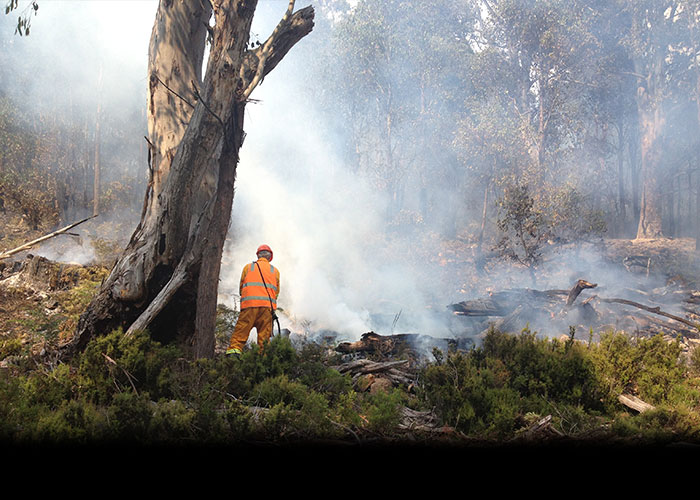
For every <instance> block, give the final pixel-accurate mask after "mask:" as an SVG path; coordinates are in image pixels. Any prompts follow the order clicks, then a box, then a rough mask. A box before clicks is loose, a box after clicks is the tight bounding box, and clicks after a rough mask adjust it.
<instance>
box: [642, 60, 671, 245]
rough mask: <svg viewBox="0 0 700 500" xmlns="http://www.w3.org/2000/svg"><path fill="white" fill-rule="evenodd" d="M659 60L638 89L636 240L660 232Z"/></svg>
mask: <svg viewBox="0 0 700 500" xmlns="http://www.w3.org/2000/svg"><path fill="white" fill-rule="evenodd" d="M662 64H663V61H662V60H659V56H657V60H656V61H655V62H654V64H653V66H652V68H650V70H649V75H648V77H647V78H646V79H645V82H644V84H643V85H642V86H640V87H639V88H638V90H637V109H638V112H639V125H640V132H641V138H640V139H641V153H642V167H641V174H642V197H641V206H640V211H639V226H638V227H637V238H659V237H661V236H663V233H662V230H661V194H660V192H659V188H660V186H659V172H660V164H661V149H662V130H663V127H664V124H665V117H664V112H663V104H662V102H661V96H660V95H658V93H659V90H658V89H659V82H658V80H659V79H660V78H661V76H660V75H661V66H662Z"/></svg>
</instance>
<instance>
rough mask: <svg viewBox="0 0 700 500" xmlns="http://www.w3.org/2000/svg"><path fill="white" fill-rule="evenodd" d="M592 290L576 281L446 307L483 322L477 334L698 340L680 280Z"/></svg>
mask: <svg viewBox="0 0 700 500" xmlns="http://www.w3.org/2000/svg"><path fill="white" fill-rule="evenodd" d="M595 289H598V284H596V283H590V282H588V281H586V280H583V279H580V280H578V281H577V282H576V283H575V284H574V285H573V286H572V287H571V288H570V289H568V290H567V289H551V290H534V289H512V290H504V291H498V292H493V293H489V294H488V296H487V297H483V298H478V299H476V300H468V301H463V302H459V303H455V304H451V305H449V306H448V309H449V310H451V311H452V312H453V313H454V314H456V315H459V316H465V317H470V318H482V319H484V321H483V322H481V323H478V325H479V326H480V327H481V328H483V330H482V333H483V332H484V331H486V330H487V329H488V328H490V327H494V328H496V329H498V330H501V331H511V332H512V331H518V330H520V329H522V328H524V327H526V326H529V327H531V328H533V329H536V330H537V331H539V332H542V333H547V334H559V335H561V334H562V333H565V332H566V331H567V329H568V328H570V327H575V328H583V329H585V330H589V329H590V330H591V331H592V332H593V333H596V334H599V333H603V332H605V331H609V330H618V331H620V330H622V331H626V332H628V333H632V334H637V335H644V336H647V335H655V334H657V333H660V332H661V333H665V334H669V335H671V336H674V337H684V338H690V339H698V338H700V308H699V307H700V291H697V290H692V289H690V288H689V287H688V286H687V285H686V283H685V282H684V281H683V280H680V279H671V280H669V281H668V282H667V283H666V285H665V286H663V287H657V288H654V289H651V290H642V289H631V288H627V289H624V290H623V291H624V296H623V297H616V296H606V295H603V293H605V292H603V293H593V294H590V292H588V291H590V290H595ZM596 291H597V292H598V291H599V290H596ZM584 292H588V293H585V294H584ZM584 295H588V296H587V297H585V296H584Z"/></svg>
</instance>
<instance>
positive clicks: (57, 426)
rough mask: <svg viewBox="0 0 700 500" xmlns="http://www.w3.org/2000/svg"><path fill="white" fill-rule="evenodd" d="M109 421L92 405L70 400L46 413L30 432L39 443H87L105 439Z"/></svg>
mask: <svg viewBox="0 0 700 500" xmlns="http://www.w3.org/2000/svg"><path fill="white" fill-rule="evenodd" d="M106 428H107V420H106V418H105V416H104V415H103V414H101V413H100V412H99V410H98V409H97V407H95V406H94V405H92V404H89V403H85V402H81V401H77V400H68V401H65V402H63V404H61V406H60V407H58V408H57V409H56V410H54V411H46V412H44V413H43V414H42V415H41V416H40V417H39V418H38V421H37V423H36V428H35V429H34V430H33V431H30V432H29V433H30V434H31V436H32V438H33V439H34V440H36V441H39V442H51V443H86V442H89V441H94V440H100V439H102V438H103V437H104V433H105V431H106Z"/></svg>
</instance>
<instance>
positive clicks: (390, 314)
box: [219, 3, 452, 340]
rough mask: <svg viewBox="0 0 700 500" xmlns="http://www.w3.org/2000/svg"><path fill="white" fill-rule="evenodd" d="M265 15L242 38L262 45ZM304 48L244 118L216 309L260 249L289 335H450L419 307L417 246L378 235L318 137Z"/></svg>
mask: <svg viewBox="0 0 700 500" xmlns="http://www.w3.org/2000/svg"><path fill="white" fill-rule="evenodd" d="M275 7H279V6H278V5H275V4H274V3H273V4H272V5H261V6H260V7H259V12H258V17H257V18H256V22H257V24H254V26H253V33H259V34H260V35H259V36H261V37H263V38H264V36H266V35H265V34H266V33H269V32H270V31H271V29H272V27H273V26H274V23H275V22H276V20H277V19H279V16H280V15H281V12H279V10H280V9H279V8H275ZM313 36H314V33H313V32H312V33H311V34H310V35H309V37H313ZM305 43H307V40H302V41H301V42H300V43H299V44H298V46H296V47H294V49H292V51H291V52H290V53H289V54H288V55H287V56H286V57H285V59H284V60H283V62H282V63H280V65H279V66H278V67H277V68H276V69H275V70H274V71H273V72H272V73H271V74H270V75H269V76H268V77H267V79H266V80H265V81H264V83H263V85H262V86H261V87H259V88H258V89H256V91H255V92H254V94H253V95H252V97H253V99H255V100H256V101H255V102H253V103H250V104H249V105H248V106H247V108H246V117H245V120H246V123H245V129H246V133H247V135H246V140H245V142H244V144H243V148H242V150H241V158H240V163H239V166H238V170H237V179H236V195H235V198H234V205H233V215H232V227H231V231H230V235H229V244H228V245H227V247H226V249H225V256H224V263H223V266H222V272H221V281H220V286H219V290H220V295H221V299H220V300H221V301H222V302H224V303H227V304H228V305H229V306H231V307H235V306H236V305H237V304H236V299H237V297H236V294H237V293H238V284H239V279H240V272H241V269H242V267H243V265H244V264H246V263H247V262H250V261H251V260H254V259H255V250H256V248H257V247H258V246H259V245H260V244H263V243H265V244H268V245H270V246H271V247H272V249H273V251H274V259H273V265H276V266H277V267H278V268H279V269H280V272H281V278H282V283H281V292H280V297H279V302H278V303H279V305H280V307H281V308H282V309H284V311H285V314H284V315H283V316H282V320H283V321H284V322H285V325H284V326H286V327H289V328H290V329H291V330H292V331H301V332H308V333H313V332H319V331H328V330H330V331H333V332H336V333H337V334H339V336H340V337H342V338H344V339H350V340H355V339H357V338H359V336H360V335H361V334H362V333H364V332H367V331H370V330H374V331H376V332H377V333H392V332H393V331H397V332H398V331H415V332H420V333H424V334H432V335H436V336H452V334H451V333H450V331H449V330H448V327H447V325H446V324H445V323H444V321H443V319H442V318H440V317H439V316H440V315H437V316H438V317H437V318H436V317H435V315H434V314H433V313H432V311H431V309H430V308H429V307H428V306H429V305H430V304H429V301H430V299H432V298H433V295H434V289H435V288H439V287H440V285H439V284H438V283H436V282H434V281H430V280H419V278H418V276H419V274H418V273H417V272H416V268H415V267H414V264H413V263H411V262H408V261H407V259H406V257H407V256H408V257H410V256H411V255H412V253H414V252H417V251H418V247H419V246H422V243H421V241H420V238H412V239H404V238H400V237H399V238H397V237H396V235H388V234H387V230H386V229H387V228H386V220H385V216H386V213H387V207H388V205H389V203H390V200H389V199H388V197H387V195H386V194H385V193H384V192H382V191H379V190H378V189H377V188H376V187H374V186H373V185H372V183H371V182H370V181H369V180H368V179H367V178H366V177H363V176H361V175H358V174H357V173H356V172H355V170H354V169H353V165H350V164H348V162H347V159H345V157H344V156H343V154H342V151H343V149H342V143H341V140H340V139H342V138H338V137H337V136H335V135H333V134H331V133H329V129H330V127H329V124H327V123H324V121H323V118H322V116H323V113H321V112H319V110H317V109H316V103H315V102H314V101H313V99H308V88H306V86H307V85H308V82H307V81H306V78H308V70H306V67H307V66H308V59H305V58H308V57H312V55H311V54H310V53H309V51H307V50H305V49H304V44H305ZM309 43H310V42H309ZM345 132H346V133H347V132H349V131H348V130H345ZM421 264H422V266H423V267H424V269H428V268H429V267H430V266H431V263H429V262H425V261H422V263H421ZM443 292H446V290H443ZM447 295H448V294H447V293H445V296H444V297H443V299H446V298H447ZM446 304H447V302H443V303H442V304H441V307H442V308H443V309H444V306H445V305H446Z"/></svg>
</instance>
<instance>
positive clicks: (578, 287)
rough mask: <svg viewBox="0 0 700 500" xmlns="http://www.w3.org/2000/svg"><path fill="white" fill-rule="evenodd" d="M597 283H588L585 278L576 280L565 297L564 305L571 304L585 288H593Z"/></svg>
mask: <svg viewBox="0 0 700 500" xmlns="http://www.w3.org/2000/svg"><path fill="white" fill-rule="evenodd" d="M597 286H598V285H597V284H596V283H589V282H588V281H586V280H578V281H577V282H576V284H575V285H574V286H573V288H572V289H571V290H570V291H569V295H568V296H567V298H566V305H567V306H569V307H570V306H572V305H573V303H574V302H575V301H576V298H577V297H578V296H579V295H580V294H581V292H582V291H584V290H585V289H587V288H595V287H597Z"/></svg>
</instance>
